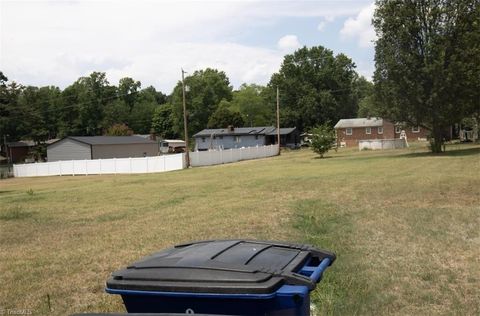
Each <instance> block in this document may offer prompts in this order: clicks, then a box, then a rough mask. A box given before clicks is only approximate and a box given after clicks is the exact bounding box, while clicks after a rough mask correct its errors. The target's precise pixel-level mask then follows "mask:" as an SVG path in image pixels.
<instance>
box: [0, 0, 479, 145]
mask: <svg viewBox="0 0 480 316" xmlns="http://www.w3.org/2000/svg"><path fill="white" fill-rule="evenodd" d="M372 23H373V26H374V28H375V31H376V34H377V40H376V41H375V72H374V76H373V83H371V82H369V81H367V80H366V79H365V78H363V77H362V76H360V75H359V74H358V73H357V72H356V70H355V69H356V67H355V64H354V63H353V61H352V60H351V59H350V58H349V57H348V56H346V55H344V54H337V55H334V53H333V52H332V51H331V50H329V49H327V48H325V47H322V46H315V47H310V48H307V47H303V48H300V49H298V50H297V51H295V52H294V53H293V54H288V55H286V56H285V57H284V59H283V62H282V64H281V67H280V70H279V71H278V72H277V73H274V74H273V75H272V77H271V79H270V81H269V83H268V84H267V85H265V86H261V85H255V84H250V85H247V84H244V85H242V86H241V87H240V88H239V89H238V90H235V91H234V90H233V88H232V86H231V85H230V81H229V78H228V77H227V75H226V74H225V73H224V72H223V71H221V70H217V69H211V68H207V69H202V70H197V71H195V72H194V73H193V74H191V75H190V76H187V77H186V78H185V84H186V85H187V86H188V88H189V89H188V92H187V93H186V104H187V117H188V126H189V129H188V136H189V137H191V136H192V135H193V134H194V133H196V132H198V131H200V130H202V129H204V128H207V127H208V128H223V127H226V126H227V125H234V126H236V127H241V126H259V125H274V123H275V106H276V90H277V88H278V89H279V91H280V112H281V115H280V120H281V122H280V123H281V126H289V127H293V126H295V127H297V128H298V129H299V130H300V131H310V130H311V129H313V128H315V127H317V126H321V125H325V124H327V125H328V126H330V127H331V126H332V125H333V124H335V123H336V122H337V121H338V120H339V119H342V118H354V117H358V116H360V117H365V116H380V117H383V118H385V119H388V120H390V121H392V122H402V123H407V124H410V125H412V126H422V127H424V128H426V129H427V130H429V131H430V134H431V149H432V151H434V152H440V151H442V145H443V143H444V135H445V131H446V130H448V129H449V128H450V127H451V126H452V125H453V124H456V123H459V122H461V121H462V120H463V121H465V120H470V121H472V122H474V123H473V124H472V125H475V126H476V128H477V129H478V122H480V62H479V60H480V5H479V2H478V0H454V1H443V0H428V1H403V0H377V1H376V9H375V14H374V18H373V21H372ZM149 132H154V133H156V134H158V135H160V136H162V137H164V138H174V137H182V138H183V137H184V135H183V107H182V82H180V81H179V82H177V84H176V85H175V87H174V89H173V91H172V92H171V93H170V94H169V95H166V94H164V93H162V92H160V91H157V90H156V89H155V88H154V87H151V86H150V87H147V88H144V89H142V87H141V83H140V82H139V81H135V80H134V79H132V78H123V79H121V80H120V81H119V83H118V85H117V86H115V85H111V84H110V83H109V82H108V81H107V79H106V74H105V73H102V72H94V73H92V74H90V76H88V77H82V78H79V79H78V80H77V81H75V82H74V83H73V84H72V85H70V86H68V87H67V88H65V89H64V90H61V89H59V88H58V87H54V86H47V87H40V88H38V87H32V86H26V87H24V86H22V85H19V84H18V83H16V82H9V81H8V79H7V78H6V77H5V75H4V74H3V73H1V72H0V135H2V136H7V138H8V140H19V139H23V138H31V139H33V140H35V141H38V142H42V141H44V140H46V139H49V138H54V137H56V138H59V137H63V136H68V135H102V134H112V135H123V134H131V133H141V134H143V133H149Z"/></svg>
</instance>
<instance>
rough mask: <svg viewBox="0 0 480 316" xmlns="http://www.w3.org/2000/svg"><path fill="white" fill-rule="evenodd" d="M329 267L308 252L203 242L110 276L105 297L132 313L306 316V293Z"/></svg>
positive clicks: (327, 258) (326, 256)
mask: <svg viewBox="0 0 480 316" xmlns="http://www.w3.org/2000/svg"><path fill="white" fill-rule="evenodd" d="M334 260H335V254H334V253H331V252H329V251H325V250H320V249H316V248H313V247H311V246H308V245H296V244H289V243H279V242H268V241H253V240H213V241H200V242H193V243H188V244H182V245H178V246H175V247H174V248H171V249H167V250H164V251H161V252H158V253H155V254H153V255H152V256H149V257H147V258H144V259H143V260H140V261H138V262H135V263H134V264H132V265H130V266H128V267H127V268H126V269H122V270H119V271H116V272H114V273H113V274H112V276H111V277H110V278H109V279H108V281H107V286H106V291H107V292H108V293H110V294H119V295H121V296H122V299H123V302H124V303H125V307H126V309H127V311H128V312H129V313H187V314H189V313H190V314H220V315H272V316H273V315H309V314H310V291H312V290H314V289H315V287H316V284H317V283H318V282H320V280H321V278H322V274H323V272H324V271H325V269H326V268H327V267H328V266H330V265H331V264H332V263H333V261H334Z"/></svg>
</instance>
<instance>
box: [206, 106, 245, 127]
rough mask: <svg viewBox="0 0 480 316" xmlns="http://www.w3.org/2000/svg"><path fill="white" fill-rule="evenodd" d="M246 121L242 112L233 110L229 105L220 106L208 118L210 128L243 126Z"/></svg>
mask: <svg viewBox="0 0 480 316" xmlns="http://www.w3.org/2000/svg"><path fill="white" fill-rule="evenodd" d="M244 124H245V121H244V119H243V117H242V115H241V114H240V112H237V111H232V110H230V109H228V108H227V107H224V106H221V107H219V108H218V109H217V110H216V111H215V112H214V113H213V114H212V115H211V116H210V119H209V120H208V124H207V127H208V128H225V127H228V126H230V125H231V126H233V127H243V125H244Z"/></svg>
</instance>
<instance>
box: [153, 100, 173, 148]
mask: <svg viewBox="0 0 480 316" xmlns="http://www.w3.org/2000/svg"><path fill="white" fill-rule="evenodd" d="M173 124H174V119H173V106H172V105H171V104H163V105H160V106H159V107H157V108H156V109H155V111H154V112H153V117H152V129H153V131H154V132H155V133H156V134H157V135H159V136H160V137H162V138H163V139H168V138H175V137H177V136H178V135H177V134H176V133H175V131H174V128H173Z"/></svg>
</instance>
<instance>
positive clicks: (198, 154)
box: [190, 145, 278, 167]
mask: <svg viewBox="0 0 480 316" xmlns="http://www.w3.org/2000/svg"><path fill="white" fill-rule="evenodd" d="M276 155H278V145H269V146H257V147H243V148H236V149H227V150H212V151H195V152H191V153H190V164H191V165H192V166H193V167H198V166H211V165H219V164H224V163H230V162H235V161H240V160H249V159H257V158H265V157H271V156H276Z"/></svg>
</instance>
